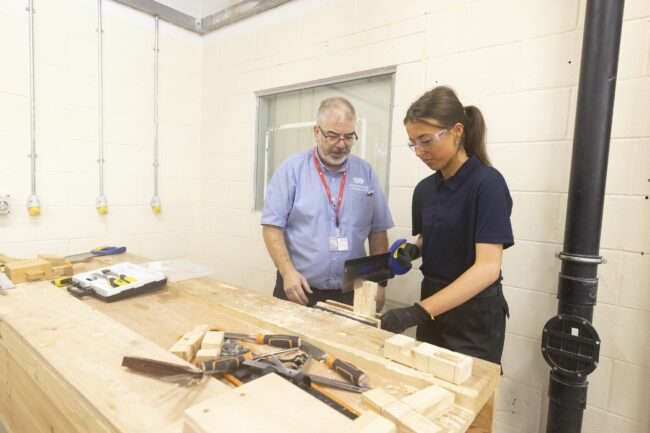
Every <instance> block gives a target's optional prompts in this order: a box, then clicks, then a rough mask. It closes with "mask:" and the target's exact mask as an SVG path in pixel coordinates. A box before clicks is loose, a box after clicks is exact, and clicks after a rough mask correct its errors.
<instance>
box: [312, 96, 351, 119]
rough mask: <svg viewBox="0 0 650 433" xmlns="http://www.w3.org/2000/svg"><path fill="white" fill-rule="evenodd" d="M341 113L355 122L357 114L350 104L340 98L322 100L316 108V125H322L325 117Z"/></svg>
mask: <svg viewBox="0 0 650 433" xmlns="http://www.w3.org/2000/svg"><path fill="white" fill-rule="evenodd" d="M336 112H338V113H343V114H345V116H346V117H347V118H348V119H351V120H356V118H357V113H356V111H354V106H352V103H351V102H350V101H348V100H347V99H345V98H344V97H342V96H334V97H332V98H327V99H324V100H323V102H321V103H320V107H318V123H319V124H322V123H323V121H324V120H325V118H326V117H328V116H329V115H331V114H333V113H336Z"/></svg>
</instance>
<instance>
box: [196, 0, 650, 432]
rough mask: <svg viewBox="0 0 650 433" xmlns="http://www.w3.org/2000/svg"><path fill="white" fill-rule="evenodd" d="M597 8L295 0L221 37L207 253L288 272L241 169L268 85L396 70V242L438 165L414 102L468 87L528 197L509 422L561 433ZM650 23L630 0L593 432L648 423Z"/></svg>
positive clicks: (515, 264) (514, 0) (408, 293)
mask: <svg viewBox="0 0 650 433" xmlns="http://www.w3.org/2000/svg"><path fill="white" fill-rule="evenodd" d="M584 10H585V0H570V1H566V0H551V1H548V0H526V1H520V0H429V1H419V0H414V1H412V2H408V7H405V5H404V4H403V3H399V2H390V1H382V2H377V1H366V0H327V1H326V0H323V1H295V2H292V3H291V4H289V5H286V6H284V7H282V8H280V9H278V10H276V11H275V12H271V13H268V14H265V15H264V16H260V17H256V18H254V19H252V20H248V21H247V22H243V23H240V24H237V25H235V26H232V27H231V28H230V29H224V30H223V31H218V32H215V33H214V34H212V35H209V36H207V37H206V38H205V48H204V51H203V62H204V63H203V78H202V88H203V92H204V101H203V115H204V121H203V126H202V138H203V140H202V142H203V147H204V152H205V153H204V154H202V168H203V169H202V172H203V176H202V185H203V191H204V195H203V201H204V203H205V205H206V206H207V207H204V208H203V209H204V212H202V215H201V221H202V222H201V227H202V229H203V231H204V232H205V236H204V238H203V243H202V245H203V247H202V249H201V251H202V252H203V254H204V255H205V256H206V257H205V259H206V260H208V261H211V263H213V264H214V265H215V266H216V267H217V269H218V274H219V275H220V277H222V278H223V279H224V280H226V281H230V282H232V283H233V284H241V285H246V287H250V288H253V289H256V290H259V291H260V292H263V293H270V290H271V287H272V286H273V283H274V272H273V267H272V265H271V264H270V262H269V261H268V258H265V254H266V250H265V248H264V245H263V242H262V240H261V229H260V227H259V225H258V224H259V213H251V211H250V209H251V208H252V195H251V192H252V185H251V181H250V177H246V176H250V174H249V173H243V172H244V171H246V172H249V171H250V170H249V169H250V168H251V165H252V164H253V153H252V152H253V148H254V136H253V130H254V128H255V125H254V122H255V118H254V108H253V106H254V102H253V96H254V93H255V92H257V91H263V90H267V89H271V88H276V87H280V86H286V85H292V84H295V83H302V82H308V81H312V80H319V79H323V78H328V77H332V76H337V75H344V74H350V73H354V72H358V71H363V70H369V69H373V68H377V67H384V66H396V77H395V93H394V100H393V103H394V106H393V121H392V125H391V126H392V128H391V131H392V132H391V134H392V136H391V160H390V179H389V183H390V185H389V204H390V206H391V210H392V212H393V217H394V219H395V222H396V226H397V227H396V228H395V229H393V230H391V231H390V233H389V237H390V240H391V241H392V240H394V239H397V238H400V237H406V238H410V225H411V215H410V207H411V194H412V189H413V187H414V186H415V185H416V184H417V182H418V181H419V180H420V179H422V178H424V177H426V176H428V175H429V174H430V171H429V170H428V168H426V167H425V166H424V165H423V164H421V163H419V162H418V160H417V158H416V157H415V156H414V155H413V154H411V153H410V152H409V151H408V150H407V149H406V147H405V146H404V143H405V140H406V138H407V137H406V134H405V132H404V128H403V125H402V118H403V116H404V112H405V111H406V109H407V107H408V105H409V104H410V103H411V102H412V101H413V100H414V99H415V98H416V97H417V96H419V95H420V94H421V93H422V92H424V91H425V90H428V89H429V88H431V87H433V86H434V85H436V84H450V85H452V86H453V87H455V88H456V89H457V91H458V93H459V94H460V95H461V97H462V99H463V100H464V102H465V104H476V105H478V106H479V107H481V109H482V110H483V112H484V114H485V117H486V119H487V124H488V142H489V144H488V146H489V152H490V155H491V157H492V159H493V162H494V164H495V166H496V167H497V168H498V169H499V170H500V171H501V172H502V173H503V174H504V176H505V178H506V181H507V182H508V184H509V186H510V189H511V193H512V196H513V200H514V210H513V217H512V222H513V226H514V229H515V237H516V245H515V247H513V248H512V249H510V250H507V251H506V252H505V255H504V264H503V274H504V277H505V281H504V286H505V292H506V295H507V297H508V300H509V302H510V310H511V314H512V316H511V319H510V321H509V322H508V333H507V339H506V349H505V353H504V359H503V363H504V370H505V376H504V379H503V381H502V383H501V390H500V398H499V407H498V418H497V431H498V432H500V433H507V432H517V433H522V432H538V431H545V425H546V413H547V407H548V402H547V399H548V397H547V395H546V389H547V387H548V366H547V365H546V364H545V362H544V361H543V359H542V357H541V353H540V350H539V345H540V338H541V331H542V327H543V324H544V323H545V322H546V321H547V320H548V319H549V318H550V317H551V316H553V315H554V314H555V311H556V309H557V300H556V292H557V276H558V272H559V270H560V262H559V261H558V260H557V259H555V258H554V253H555V252H556V251H560V250H561V249H562V243H563V237H564V219H565V214H566V200H567V194H566V193H567V190H568V182H569V171H570V159H571V145H572V140H573V128H574V122H575V109H576V99H577V85H578V75H579V68H580V57H581V46H582V34H583V26H584ZM649 18H650V3H649V2H647V1H646V0H628V1H627V2H626V8H625V20H626V21H625V23H624V26H623V36H622V45H621V54H620V66H619V79H618V85H617V93H616V105H615V115H614V123H613V140H612V144H611V150H610V162H609V173H608V182H607V196H606V199H605V212H604V213H605V216H604V222H603V232H602V241H601V246H602V254H603V255H605V256H607V257H608V258H609V259H610V261H609V263H608V264H607V265H603V266H602V267H601V269H600V271H599V274H600V279H601V283H600V287H599V304H598V306H597V307H596V311H595V326H596V327H597V329H598V330H599V332H600V334H601V337H602V340H603V347H602V352H601V363H600V366H599V368H598V369H597V370H596V372H595V373H594V374H593V375H592V376H590V381H591V385H590V387H591V391H590V395H589V407H588V409H587V411H586V414H585V422H584V429H583V431H584V432H589V433H600V432H606V431H622V432H642V431H644V430H647V429H648V419H647V414H646V413H644V412H643V410H642V404H643V402H644V401H646V400H645V398H644V397H643V396H644V392H643V390H642V389H641V387H640V386H637V385H636V382H635V381H638V382H639V383H641V382H642V381H641V379H642V375H643V374H645V375H646V376H647V369H648V368H649V367H650V360H649V359H648V356H650V355H649V354H650V350H649V348H648V341H650V333H649V331H648V330H649V329H650V323H648V321H649V320H650V318H649V314H650V296H648V293H650V274H648V272H649V271H648V269H650V262H649V260H650V258H649V256H650V254H649V253H648V251H649V250H650V244H649V243H648V242H650V232H649V231H648V230H650V224H648V221H650V213H649V212H650V201H648V200H647V199H646V198H645V197H646V196H648V195H649V194H650V182H648V178H649V177H650V174H649V173H648V167H649V166H650V129H649V128H650V127H649V126H648V125H650V122H648V113H650V105H648V104H650V102H648V101H650V93H649V92H650V59H649V57H650V52H649V51H650V50H649V47H650V22H649V20H648V19H649ZM235 167H237V168H239V167H242V168H244V167H245V170H240V171H238V170H237V169H235ZM206 214H207V215H206ZM244 239H245V240H244ZM220 242H228V243H229V244H232V243H233V242H235V243H237V242H240V243H241V245H245V248H242V247H240V248H234V252H233V251H231V253H230V254H228V255H226V254H224V253H222V252H218V251H214V250H213V249H212V248H211V245H215V244H218V243H220ZM251 257H255V259H251ZM419 283H420V278H419V276H418V274H417V273H416V272H412V273H409V274H407V275H406V276H404V277H401V278H400V279H395V280H392V281H391V282H390V283H389V287H388V294H389V297H390V298H391V299H392V300H395V301H398V302H402V303H413V302H414V301H416V300H417V299H418V297H419ZM627 366H630V368H629V369H626V368H625V367H627ZM615 382H616V383H615ZM627 384H629V386H628V385H627ZM618 394H624V396H623V397H619V396H618ZM615 400H616V401H615ZM646 407H647V404H646ZM646 412H647V411H646Z"/></svg>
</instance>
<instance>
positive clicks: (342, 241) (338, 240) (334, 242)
mask: <svg viewBox="0 0 650 433" xmlns="http://www.w3.org/2000/svg"><path fill="white" fill-rule="evenodd" d="M328 243H329V250H330V251H347V250H348V249H349V245H348V238H342V237H333V236H332V237H330V238H329V240H328Z"/></svg>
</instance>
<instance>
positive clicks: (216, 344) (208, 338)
mask: <svg viewBox="0 0 650 433" xmlns="http://www.w3.org/2000/svg"><path fill="white" fill-rule="evenodd" d="M224 336H225V332H222V331H208V332H206V333H205V336H204V337H203V341H202V342H201V349H211V350H216V351H217V356H219V353H221V346H223V339H224Z"/></svg>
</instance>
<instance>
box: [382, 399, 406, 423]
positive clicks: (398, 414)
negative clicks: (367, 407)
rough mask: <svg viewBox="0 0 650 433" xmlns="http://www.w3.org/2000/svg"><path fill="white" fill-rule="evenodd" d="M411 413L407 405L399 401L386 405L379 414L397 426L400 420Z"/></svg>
mask: <svg viewBox="0 0 650 433" xmlns="http://www.w3.org/2000/svg"><path fill="white" fill-rule="evenodd" d="M411 412H414V410H413V409H411V407H410V406H409V405H407V404H406V403H402V402H401V401H399V400H396V401H394V402H392V403H388V404H387V405H386V406H384V407H383V408H382V409H381V414H382V415H383V416H385V417H386V418H388V419H390V420H391V421H393V422H394V423H395V424H397V425H398V426H399V424H400V423H401V421H400V420H401V419H402V418H403V417H405V416H406V415H407V414H409V413H411Z"/></svg>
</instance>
